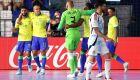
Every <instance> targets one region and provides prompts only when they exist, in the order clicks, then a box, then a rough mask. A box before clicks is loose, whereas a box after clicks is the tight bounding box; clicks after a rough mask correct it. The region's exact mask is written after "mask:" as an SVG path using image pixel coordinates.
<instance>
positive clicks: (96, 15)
mask: <svg viewBox="0 0 140 80" xmlns="http://www.w3.org/2000/svg"><path fill="white" fill-rule="evenodd" d="M91 18H92V19H94V20H97V19H98V14H97V13H96V12H94V13H93V14H92V15H91Z"/></svg>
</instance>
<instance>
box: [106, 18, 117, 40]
mask: <svg viewBox="0 0 140 80" xmlns="http://www.w3.org/2000/svg"><path fill="white" fill-rule="evenodd" d="M118 26H119V23H118V19H117V17H116V16H112V17H111V18H110V19H109V23H108V33H107V36H108V37H109V38H111V39H113V40H114V41H115V42H117V30H116V29H117V27H118Z"/></svg>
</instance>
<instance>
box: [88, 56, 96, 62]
mask: <svg viewBox="0 0 140 80" xmlns="http://www.w3.org/2000/svg"><path fill="white" fill-rule="evenodd" d="M87 61H88V62H94V61H95V58H94V57H93V56H90V55H89V56H88V57H87Z"/></svg>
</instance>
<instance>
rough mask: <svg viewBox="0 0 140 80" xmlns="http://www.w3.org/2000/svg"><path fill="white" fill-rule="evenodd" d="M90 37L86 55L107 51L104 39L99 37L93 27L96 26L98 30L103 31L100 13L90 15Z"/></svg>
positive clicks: (105, 52)
mask: <svg viewBox="0 0 140 80" xmlns="http://www.w3.org/2000/svg"><path fill="white" fill-rule="evenodd" d="M89 24H90V37H89V39H88V47H89V53H88V55H92V56H96V55H97V54H98V53H99V54H102V55H105V54H107V53H109V50H108V48H107V46H106V43H105V40H104V38H102V37H99V36H98V35H97V34H96V33H95V31H94V28H95V27H98V28H99V30H100V32H102V33H103V32H104V20H103V17H102V15H99V14H97V13H93V14H92V15H91V17H90V23H89Z"/></svg>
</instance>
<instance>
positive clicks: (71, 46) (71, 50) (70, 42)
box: [66, 35, 80, 78]
mask: <svg viewBox="0 0 140 80" xmlns="http://www.w3.org/2000/svg"><path fill="white" fill-rule="evenodd" d="M77 41H78V39H74V38H73V37H71V36H70V37H69V35H68V36H67V37H66V49H67V51H68V53H67V55H68V65H69V67H70V74H69V75H68V76H67V77H69V78H72V77H76V75H75V71H76V68H77V56H76V54H75V50H76V48H77V46H78V44H77ZM79 41H80V39H79Z"/></svg>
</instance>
